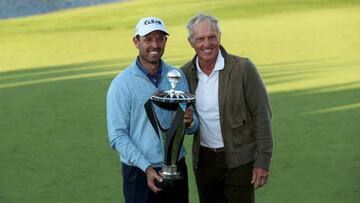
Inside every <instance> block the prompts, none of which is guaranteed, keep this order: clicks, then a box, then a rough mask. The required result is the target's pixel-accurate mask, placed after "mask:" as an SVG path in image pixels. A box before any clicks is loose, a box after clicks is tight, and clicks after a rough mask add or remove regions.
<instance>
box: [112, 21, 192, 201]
mask: <svg viewBox="0 0 360 203" xmlns="http://www.w3.org/2000/svg"><path fill="white" fill-rule="evenodd" d="M167 35H168V32H167V31H166V28H165V25H164V22H163V21H162V20H161V19H159V18H156V17H146V18H143V19H141V20H140V21H139V22H138V24H137V25H136V28H135V35H134V37H133V42H134V45H135V47H136V48H137V49H139V55H138V57H137V58H136V60H135V61H134V63H133V64H131V65H129V66H128V67H127V68H126V69H125V70H124V71H123V72H122V73H120V74H119V75H118V76H117V77H115V79H114V80H113V81H112V83H111V85H110V87H109V90H108V95H107V126H108V136H109V142H110V144H111V146H112V148H114V149H115V150H117V151H118V152H119V154H120V160H121V162H122V175H123V192H124V196H125V201H126V202H127V203H129V202H134V203H135V202H136V203H140V202H143V203H145V202H188V201H189V200H188V180H187V167H186V164H185V157H184V156H185V150H184V147H182V149H181V151H180V157H179V162H178V163H179V164H178V166H177V168H178V171H179V172H180V173H181V174H182V176H183V179H181V180H178V181H175V183H174V185H173V186H172V187H169V188H165V189H163V190H161V189H160V188H158V187H156V186H155V180H157V181H159V182H161V181H162V177H161V176H160V175H159V174H158V171H159V170H160V169H161V166H162V164H163V157H164V156H163V151H162V147H161V145H162V143H161V142H160V140H159V138H158V137H157V134H156V132H155V130H154V129H153V127H152V125H151V123H150V121H149V119H148V117H147V115H146V112H145V110H144V104H145V103H146V102H147V100H148V99H149V98H150V96H151V95H152V94H154V93H155V92H157V91H159V90H169V89H171V85H170V83H169V81H168V80H167V78H166V74H167V72H169V71H170V70H172V69H174V67H172V66H170V65H169V64H166V63H165V62H164V61H162V60H161V57H162V55H163V53H164V50H165V44H166V41H167ZM180 72H181V71H180ZM181 74H182V77H181V79H180V81H179V82H178V83H177V86H176V88H177V89H178V90H182V91H185V92H188V85H187V82H186V79H185V77H184V75H183V73H182V72H181ZM157 117H158V119H159V120H160V122H161V125H163V126H169V125H170V121H169V118H168V115H167V114H162V113H161V112H157ZM194 118H196V117H195V116H194V117H193V113H192V112H191V111H190V110H189V109H187V110H186V112H185V115H184V122H185V126H187V129H186V133H188V134H191V133H193V132H195V130H197V128H198V121H197V119H194Z"/></svg>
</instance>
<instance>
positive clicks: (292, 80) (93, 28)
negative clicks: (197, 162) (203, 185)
mask: <svg viewBox="0 0 360 203" xmlns="http://www.w3.org/2000/svg"><path fill="white" fill-rule="evenodd" d="M199 12H204V13H207V14H211V15H214V16H216V17H218V19H219V21H220V26H221V31H222V36H221V42H222V45H223V46H224V47H225V48H226V49H227V51H228V52H230V53H232V54H235V55H239V56H245V57H248V58H250V59H251V60H252V61H253V62H254V63H255V64H256V65H257V67H258V69H259V72H260V74H261V76H262V78H263V79H264V82H265V84H266V87H267V90H268V92H269V95H270V100H271V104H272V111H273V135H274V153H273V160H272V163H271V169H270V178H269V182H268V184H267V185H266V186H265V187H264V188H261V189H259V190H257V191H256V199H257V202H263V203H330V202H331V203H357V202H359V200H360V173H359V172H360V147H359V146H360V37H359V36H360V15H359V13H360V1H358V0H294V1H286V0H224V1H220V0H199V1H195V0H172V1H165V0H158V1H155V0H134V1H131V0H130V1H126V2H120V3H112V4H106V5H99V6H94V7H87V8H76V9H71V10H63V11H59V12H54V13H48V14H44V15H38V16H32V17H24V18H15V19H7V20H0V202H1V203H2V202H4V203H13V202H14V203H15V202H16V203H20V202H21V203H28V202H29V203H30V202H34V203H42V202H44V203H60V202H61V203H63V202H66V203H69V202H76V203H77V202H83V203H98V202H99V203H105V202H106V203H115V202H125V201H124V197H123V194H122V176H121V167H120V162H119V158H118V154H117V152H115V151H114V150H112V149H111V147H110V145H109V143H108V140H107V129H106V112H105V109H106V107H105V103H106V101H105V99H106V93H107V89H108V86H109V84H110V82H111V80H112V79H113V78H114V77H115V76H116V75H117V74H118V73H120V72H121V71H122V70H123V69H124V68H125V67H127V66H128V65H129V64H130V63H132V62H133V61H134V59H135V56H136V55H137V51H138V50H137V49H136V48H135V47H134V45H133V43H132V37H133V33H134V26H135V24H136V23H137V21H138V20H139V19H140V18H142V17H145V16H157V17H160V18H162V19H163V20H164V21H165V24H166V26H167V29H168V31H169V33H170V36H169V38H168V41H167V46H166V51H165V54H164V56H163V59H164V60H165V61H166V62H168V63H170V64H173V65H174V66H177V67H179V66H181V65H182V64H184V63H185V62H186V61H188V60H190V59H191V58H192V57H193V55H194V51H193V49H192V48H191V47H190V46H189V44H188V42H187V34H188V33H187V30H186V28H185V25H186V23H187V22H188V20H189V19H190V18H191V17H192V16H194V15H196V14H197V13H199ZM191 143H192V137H191V136H187V137H186V139H185V146H186V149H187V151H188V153H187V164H188V170H189V175H190V176H189V187H190V194H189V195H190V202H194V203H196V202H198V196H197V190H196V185H195V181H194V176H193V173H192V169H191V153H189V152H191Z"/></svg>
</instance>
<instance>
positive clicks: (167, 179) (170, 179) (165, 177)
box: [155, 171, 183, 189]
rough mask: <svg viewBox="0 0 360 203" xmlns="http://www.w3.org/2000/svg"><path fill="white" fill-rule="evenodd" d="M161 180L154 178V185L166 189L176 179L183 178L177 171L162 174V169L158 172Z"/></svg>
mask: <svg viewBox="0 0 360 203" xmlns="http://www.w3.org/2000/svg"><path fill="white" fill-rule="evenodd" d="M159 173H160V175H161V177H162V178H163V180H162V181H161V182H159V181H157V180H155V186H156V187H157V188H159V189H166V188H169V187H172V186H173V185H174V183H175V182H176V181H178V180H181V179H183V176H182V175H180V173H179V172H177V173H173V174H166V173H165V174H164V172H163V171H160V172H159Z"/></svg>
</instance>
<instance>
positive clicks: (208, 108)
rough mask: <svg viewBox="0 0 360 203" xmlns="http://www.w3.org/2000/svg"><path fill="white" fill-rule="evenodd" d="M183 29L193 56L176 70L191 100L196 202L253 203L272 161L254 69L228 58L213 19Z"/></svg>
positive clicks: (265, 106) (266, 113)
mask: <svg viewBox="0 0 360 203" xmlns="http://www.w3.org/2000/svg"><path fill="white" fill-rule="evenodd" d="M187 28H188V30H189V38H188V40H189V43H190V45H191V47H192V48H194V50H195V52H196V55H195V57H194V58H193V60H191V61H189V62H188V63H186V64H185V65H184V66H183V67H182V68H181V69H182V70H183V71H184V73H185V75H186V77H187V80H188V83H189V88H190V92H191V93H193V94H195V95H196V108H195V109H196V112H197V114H198V116H199V120H200V130H199V132H197V133H196V135H194V142H193V164H194V172H195V177H196V183H197V187H198V191H199V198H200V202H202V203H209V202H216V203H219V202H234V203H235V202H236V203H239V202H240V203H242V202H243V203H245V202H246V203H247V202H255V195H254V189H256V188H259V187H262V186H263V185H265V184H266V182H267V178H268V175H269V165H270V160H271V156H272V130H271V108H270V104H269V99H268V95H267V92H266V89H265V86H264V84H263V82H262V80H261V78H260V75H259V73H258V72H257V70H256V67H255V65H254V64H253V63H252V62H251V61H250V60H249V59H247V58H243V57H237V56H234V55H231V54H228V53H227V52H226V51H225V49H224V48H223V47H222V46H221V44H220V36H221V32H220V28H219V25H218V21H217V19H216V18H215V17H213V16H208V15H204V14H199V15H197V16H195V17H193V18H192V19H191V20H190V21H189V23H188V25H187Z"/></svg>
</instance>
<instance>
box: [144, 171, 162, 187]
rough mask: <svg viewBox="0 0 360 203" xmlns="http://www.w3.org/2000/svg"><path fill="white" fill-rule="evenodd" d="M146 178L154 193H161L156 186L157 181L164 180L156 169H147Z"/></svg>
mask: <svg viewBox="0 0 360 203" xmlns="http://www.w3.org/2000/svg"><path fill="white" fill-rule="evenodd" d="M145 173H146V178H147V183H148V186H149V188H150V189H151V190H152V191H153V192H154V193H158V192H159V191H161V189H159V188H157V187H156V186H155V180H157V181H159V182H162V181H163V179H162V177H161V176H159V174H158V173H157V172H156V171H155V170H154V168H153V167H152V166H149V167H147V168H146V171H145Z"/></svg>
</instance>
